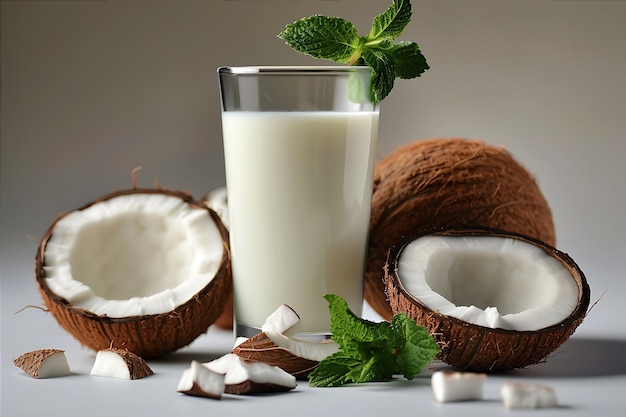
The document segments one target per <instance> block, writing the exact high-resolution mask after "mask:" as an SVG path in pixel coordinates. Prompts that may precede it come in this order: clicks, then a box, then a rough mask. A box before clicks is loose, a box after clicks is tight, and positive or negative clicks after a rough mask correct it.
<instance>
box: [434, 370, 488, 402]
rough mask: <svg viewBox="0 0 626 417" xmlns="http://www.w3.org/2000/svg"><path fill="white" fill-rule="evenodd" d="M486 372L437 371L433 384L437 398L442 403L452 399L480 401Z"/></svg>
mask: <svg viewBox="0 0 626 417" xmlns="http://www.w3.org/2000/svg"><path fill="white" fill-rule="evenodd" d="M486 379H487V375H486V374H482V373H480V374H478V373H473V372H448V371H439V372H435V373H434V374H433V375H432V377H431V380H430V381H431V385H432V388H433V394H434V395H435V399H436V400H437V401H439V402H440V403H445V402H451V401H480V400H482V399H483V386H484V385H485V380H486Z"/></svg>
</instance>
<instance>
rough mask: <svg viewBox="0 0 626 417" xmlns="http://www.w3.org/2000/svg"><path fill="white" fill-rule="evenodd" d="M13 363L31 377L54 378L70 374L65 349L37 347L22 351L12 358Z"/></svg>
mask: <svg viewBox="0 0 626 417" xmlns="http://www.w3.org/2000/svg"><path fill="white" fill-rule="evenodd" d="M13 363H14V364H15V366H17V367H18V368H21V369H22V370H23V371H24V372H26V373H27V374H28V375H30V376H32V377H33V378H38V379H41V378H54V377H59V376H66V375H69V374H70V367H69V365H68V363H67V359H66V358H65V351H64V350H60V349H39V350H33V351H32V352H27V353H24V354H23V355H20V356H19V357H18V358H16V359H13Z"/></svg>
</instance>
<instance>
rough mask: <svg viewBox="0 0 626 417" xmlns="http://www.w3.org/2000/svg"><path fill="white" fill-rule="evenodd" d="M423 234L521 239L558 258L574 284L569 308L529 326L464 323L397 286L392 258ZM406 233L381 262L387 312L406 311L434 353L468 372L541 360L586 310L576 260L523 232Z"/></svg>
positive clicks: (584, 285)
mask: <svg viewBox="0 0 626 417" xmlns="http://www.w3.org/2000/svg"><path fill="white" fill-rule="evenodd" d="M427 235H442V236H491V237H502V238H510V239H517V240H521V241H524V242H526V243H529V244H532V245H534V246H536V247H538V248H540V249H542V250H543V251H544V252H546V253H547V254H548V255H550V256H551V257H553V258H554V259H555V260H557V261H559V262H560V263H561V264H562V265H563V266H564V267H565V268H567V269H568V271H569V272H570V273H571V276H572V279H573V280H575V281H576V284H577V286H578V302H577V304H576V308H575V309H574V311H573V312H572V313H571V314H570V315H569V316H568V317H566V318H565V319H564V320H562V321H561V322H560V323H557V324H554V325H552V326H549V327H545V328H543V329H539V330H532V331H517V330H505V329H499V328H496V329H493V328H488V327H483V326H478V325H475V324H471V323H467V322H465V321H463V320H460V319H457V318H455V317H450V316H446V315H444V314H441V313H439V312H438V311H433V310H431V309H430V308H429V307H427V306H426V305H425V304H423V303H422V302H421V301H420V300H419V299H417V298H415V297H414V296H412V295H411V294H410V293H409V292H408V291H406V289H405V288H404V287H403V285H402V283H401V281H400V277H399V275H398V261H399V258H400V255H401V252H402V250H403V249H404V247H405V246H406V245H407V244H409V243H410V242H411V241H413V240H414V239H417V238H418V237H421V236H427ZM421 236H420V235H416V236H411V237H407V238H406V239H405V240H404V241H402V242H400V243H398V245H396V246H394V247H393V248H391V249H390V250H389V256H388V260H387V263H386V265H385V283H386V289H387V294H388V295H389V300H390V304H391V306H392V312H393V313H394V314H396V313H406V314H407V315H408V316H409V317H410V318H412V319H413V320H415V321H416V322H417V323H418V324H419V325H421V326H424V327H426V329H427V330H428V332H429V333H431V334H432V335H433V337H435V339H436V340H437V342H438V343H439V344H440V346H441V351H440V353H439V355H438V359H440V360H441V361H443V362H445V363H447V364H448V365H451V366H454V367H456V368H459V369H462V370H467V371H473V372H497V371H506V370H510V369H516V368H524V367H526V366H529V365H534V364H537V363H541V362H544V361H545V360H546V358H547V357H548V356H549V355H550V354H551V353H552V352H554V351H555V350H556V349H557V348H559V347H560V346H561V345H562V344H563V343H564V342H565V341H566V340H567V339H568V338H569V337H570V336H571V335H572V333H574V331H575V330H576V328H577V327H578V326H579V325H580V324H581V323H582V321H583V320H584V318H585V317H586V315H587V309H588V307H589V302H590V296H591V290H590V288H589V285H588V283H587V279H586V278H585V275H584V274H583V272H582V270H581V269H580V268H579V266H578V265H577V264H576V263H575V262H574V260H573V259H572V258H571V257H570V256H569V255H568V254H566V253H564V252H561V251H559V250H558V249H556V248H554V247H553V246H551V245H548V244H546V243H544V242H541V241H539V240H536V239H532V238H529V237H527V236H521V235H517V234H512V233H506V232H502V231H498V230H492V229H464V230H444V231H433V232H426V233H423V234H422V235H421Z"/></svg>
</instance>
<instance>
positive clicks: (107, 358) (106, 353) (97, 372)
mask: <svg viewBox="0 0 626 417" xmlns="http://www.w3.org/2000/svg"><path fill="white" fill-rule="evenodd" d="M152 374H153V372H152V369H150V367H149V366H148V364H147V363H146V361H144V360H143V359H142V358H141V357H139V356H138V355H136V354H135V353H133V352H131V351H128V350H124V349H116V348H108V349H103V350H100V351H99V352H98V353H97V354H96V361H95V362H94V364H93V367H92V368H91V375H94V376H104V377H110V378H119V379H141V378H145V377H147V376H150V375H152Z"/></svg>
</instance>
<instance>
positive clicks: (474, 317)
mask: <svg viewBox="0 0 626 417" xmlns="http://www.w3.org/2000/svg"><path fill="white" fill-rule="evenodd" d="M385 284H386V291H387V295H388V297H389V301H390V304H391V306H392V310H393V312H394V313H400V312H406V313H407V314H408V315H409V316H410V317H411V318H413V319H414V320H416V322H417V323H418V324H420V325H423V326H425V327H426V328H427V329H428V330H429V332H430V333H431V334H433V335H434V336H435V338H436V339H437V340H438V342H440V344H441V345H442V349H441V353H440V355H439V359H441V360H442V361H443V362H445V363H447V364H449V365H452V366H454V367H457V368H460V369H465V370H471V371H477V372H492V371H502V370H508V369H514V368H522V367H525V366H528V365H532V364H536V363H539V362H542V361H544V360H545V359H546V357H547V356H548V355H549V354H550V353H552V352H553V351H554V350H556V349H557V348H558V347H559V346H561V344H562V343H563V342H565V341H566V340H567V339H568V338H569V336H570V335H571V334H572V333H573V332H574V330H575V329H576V328H577V327H578V325H580V323H581V322H582V321H583V319H584V317H585V315H586V312H587V308H588V307H589V298H590V289H589V286H588V284H587V281H586V278H585V276H584V274H583V272H582V271H581V270H580V268H579V267H578V266H577V265H576V263H575V262H574V261H573V260H572V259H571V258H570V257H569V256H568V255H567V254H565V253H563V252H560V251H558V250H557V249H555V248H554V247H552V246H549V245H547V244H545V243H542V242H539V241H537V240H534V239H531V238H528V237H524V236H521V235H516V234H511V233H505V232H500V231H496V230H489V229H472V230H447V231H439V232H435V233H426V234H424V235H419V236H415V237H410V238H407V239H405V240H404V241H403V242H401V243H400V244H398V245H396V246H394V247H393V248H391V249H390V251H389V255H388V260H387V264H386V266H385Z"/></svg>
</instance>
